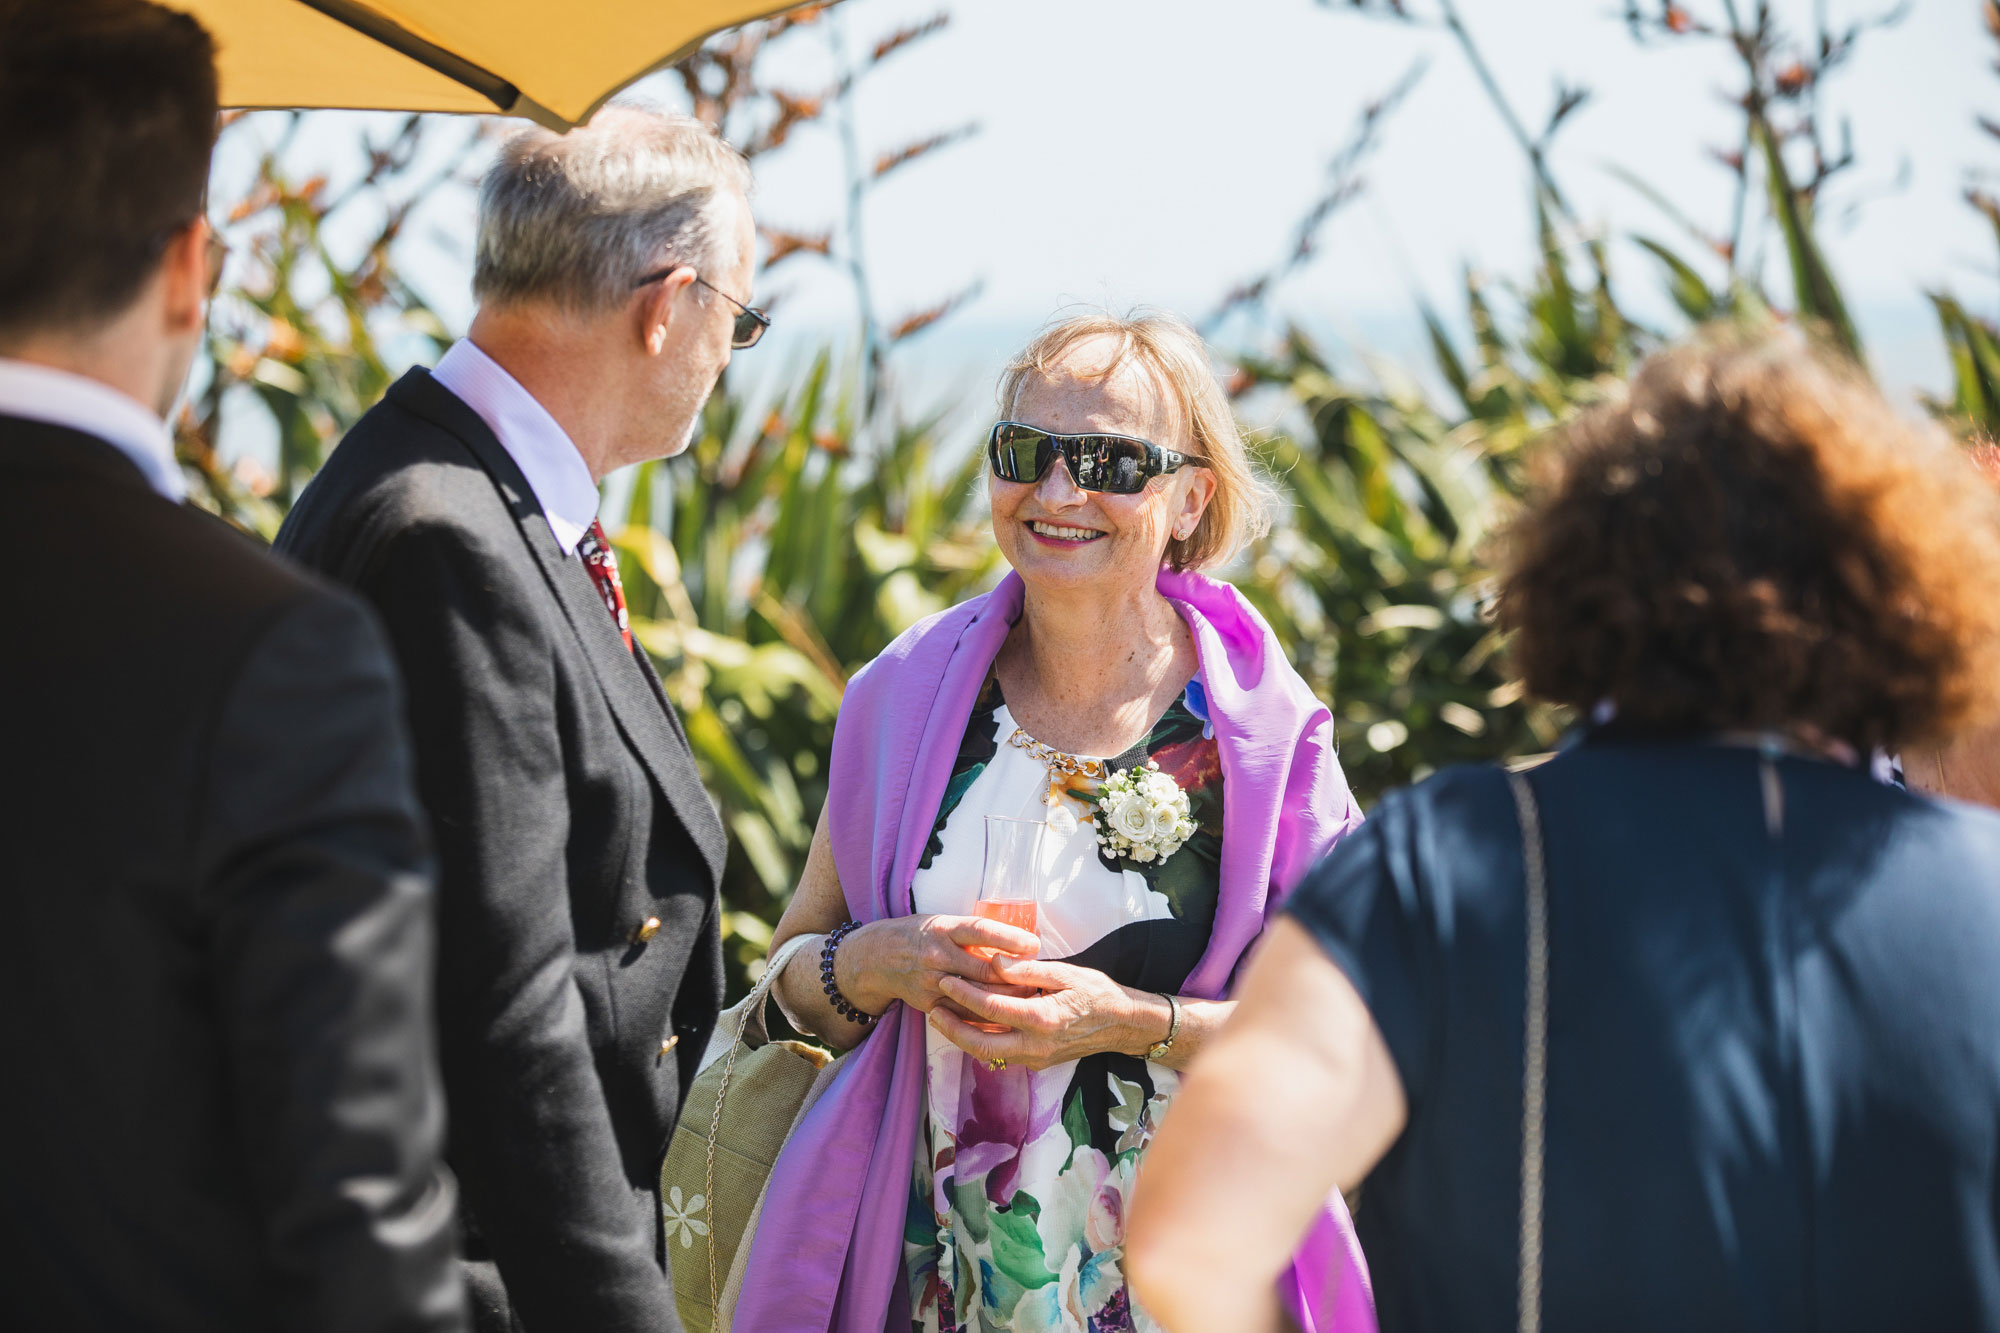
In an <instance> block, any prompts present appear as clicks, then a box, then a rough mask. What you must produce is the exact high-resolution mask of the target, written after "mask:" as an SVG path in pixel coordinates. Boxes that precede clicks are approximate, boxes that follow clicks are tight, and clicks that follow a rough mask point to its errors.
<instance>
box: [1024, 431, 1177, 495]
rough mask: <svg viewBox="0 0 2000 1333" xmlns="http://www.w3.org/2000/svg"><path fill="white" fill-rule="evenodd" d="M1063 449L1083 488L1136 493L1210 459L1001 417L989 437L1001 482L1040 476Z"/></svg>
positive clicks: (1072, 475)
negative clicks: (1040, 427) (1054, 430)
mask: <svg viewBox="0 0 2000 1333" xmlns="http://www.w3.org/2000/svg"><path fill="white" fill-rule="evenodd" d="M1058 454H1060V455H1061V456H1062V461H1063V464H1064V466H1066V467H1068V468H1069V479H1070V480H1071V481H1073V482H1075V483H1076V484H1077V487H1078V488H1079V489H1081V490H1086V491H1106V492H1109V493H1110V494H1112V495H1133V494H1136V493H1137V492H1139V491H1143V490H1145V489H1146V483H1147V482H1149V481H1151V480H1152V479H1153V478H1154V477H1164V476H1165V475H1167V474H1168V473H1169V472H1178V471H1179V470H1180V469H1181V468H1183V467H1186V466H1188V465H1190V464H1192V465H1193V466H1195V467H1207V466H1208V460H1207V459H1206V458H1201V457H1198V456H1196V455H1194V454H1182V453H1176V452H1174V451H1173V450H1172V449H1162V448H1161V447H1160V446H1159V445H1157V444H1154V443H1152V442H1151V441H1149V440H1141V439H1139V438H1137V437H1135V436H1131V435H1104V434H1096V433H1093V434H1089V435H1055V434H1051V433H1050V432H1048V431H1045V430H1038V429H1037V428H1035V427H1033V426H1028V425H1024V424H1022V423H1021V422H1018V421H1003V422H1001V423H1000V424H999V425H997V426H995V427H994V428H993V434H992V437H991V438H990V439H988V440H987V442H986V457H987V459H988V461H989V462H991V463H992V464H993V475H994V476H996V477H998V478H1000V480H1002V481H1020V482H1036V481H1040V480H1041V479H1042V474H1043V473H1044V472H1047V471H1048V470H1049V463H1050V462H1051V461H1053V460H1054V459H1055V457H1056V456H1057V455H1058Z"/></svg>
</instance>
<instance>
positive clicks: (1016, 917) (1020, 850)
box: [971, 815, 1048, 1032]
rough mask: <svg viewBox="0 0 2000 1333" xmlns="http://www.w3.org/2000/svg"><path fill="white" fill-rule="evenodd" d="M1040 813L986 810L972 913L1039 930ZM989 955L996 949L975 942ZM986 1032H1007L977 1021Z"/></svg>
mask: <svg viewBox="0 0 2000 1333" xmlns="http://www.w3.org/2000/svg"><path fill="white" fill-rule="evenodd" d="M1047 827H1048V825H1047V824H1045V823H1044V822H1043V821H1041V820H1039V819H1008V818H1006V817H1005V816H1002V815H988V816H986V860H985V862H984V863H983V864H982V866H981V868H980V873H979V901H978V902H976V903H974V904H973V907H972V914H973V915H974V916H980V917H985V918H986V919H987V920H989V921H999V922H1001V923H1003V924H1005V925H1009V926H1014V927H1016V928H1018V929H1020V930H1025V931H1027V932H1028V933H1029V934H1031V935H1034V934H1038V933H1039V930H1040V926H1041V897H1042V895H1041V883H1042V831H1043V830H1044V829H1046V828H1047ZM971 952H973V953H976V954H979V955H980V956H981V957H985V958H991V957H993V956H994V955H995V954H997V953H999V952H1000V951H999V950H998V949H982V948H974V949H972V950H971ZM973 1026H974V1027H976V1028H978V1029H980V1030H981V1031H982V1032H1006V1031H1008V1030H1009V1029H1008V1028H1007V1027H1006V1026H1005V1025H1004V1024H1000V1023H983V1022H974V1023H973Z"/></svg>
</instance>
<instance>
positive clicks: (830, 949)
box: [819, 921, 875, 1027]
mask: <svg viewBox="0 0 2000 1333" xmlns="http://www.w3.org/2000/svg"><path fill="white" fill-rule="evenodd" d="M860 924H861V923H860V922H859V921H848V922H843V923H842V924H841V925H838V926H835V927H834V928H833V933H832V934H830V935H828V936H827V937H826V943H825V944H822V945H821V946H820V948H819V979H820V988H821V989H822V990H824V991H825V992H826V999H827V1003H828V1004H831V1005H832V1006H833V1012H835V1013H836V1014H839V1015H840V1016H841V1017H842V1018H845V1019H846V1020H847V1021H848V1022H850V1023H859V1024H860V1025H861V1026H862V1027H867V1026H868V1025H869V1024H870V1023H873V1022H874V1021H875V1015H873V1014H864V1013H863V1012H861V1011H860V1010H859V1009H856V1008H855V1007H854V1006H853V1005H852V1004H850V1003H849V1002H848V999H847V997H846V996H845V995H842V994H841V993H840V983H839V982H837V981H835V980H834V979H833V955H834V951H835V950H836V949H838V948H840V942H841V940H843V939H845V938H846V937H847V934H848V932H849V931H852V930H853V929H854V928H855V927H857V926H859V925H860Z"/></svg>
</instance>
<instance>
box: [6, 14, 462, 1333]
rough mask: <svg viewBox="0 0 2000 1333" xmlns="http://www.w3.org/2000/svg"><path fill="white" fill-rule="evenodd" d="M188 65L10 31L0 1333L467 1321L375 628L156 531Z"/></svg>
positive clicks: (189, 231) (398, 778) (397, 751)
mask: <svg viewBox="0 0 2000 1333" xmlns="http://www.w3.org/2000/svg"><path fill="white" fill-rule="evenodd" d="M215 116H216V82H215V70H214V59H213V53H212V50H211V47H210V42H209V39H208V36H207V34H206V33H205V32H204V31H203V30H202V29H201V26H200V25H199V24H198V23H196V22H195V21H194V20H193V19H191V18H188V17H187V16H185V15H182V14H176V13H173V12H171V11H168V10H166V9H162V8H157V7H155V6H153V5H150V4H146V3H143V2H142V0H62V3H50V2H49V0H0V181H4V182H6V184H5V187H4V188H0V615H4V630H0V915H4V922H5V924H4V926H0V1053H4V1058H5V1060H6V1064H7V1069H8V1077H7V1090H6V1093H5V1095H4V1096H0V1144H4V1145H5V1147H4V1151H0V1325H4V1326H6V1327H9V1328H20V1329H30V1328H32V1329H38V1330H39V1329H91V1330H95V1329H139V1328H144V1329H173V1330H180V1329H187V1330H197V1329H198V1330H235V1329H270V1328H281V1327H282V1328H296V1329H324V1330H327V1331H328V1333H334V1331H336V1330H338V1331H339V1333H353V1331H354V1330H390V1329H396V1330H451V1329H458V1328H462V1327H463V1326H464V1324H465V1302H464V1292H463V1288H462V1286H461V1285H460V1283H459V1281H458V1274H457V1271H456V1268H455V1265H454V1264H453V1262H452V1257H453V1252H454V1251H453V1221H452V1214H453V1198H454V1191H453V1190H452V1188H451V1186H450V1183H449V1177H448V1176H447V1175H446V1174H445V1173H444V1172H443V1170H442V1167H441V1162H440V1157H439V1153H440V1146H441V1142H442V1138H443V1100H442V1095H441V1090H440V1087H439V1078H438V1073H437V1069H436V1060H435V1050H434V1045H433V1040H432V1037H431V1034H430V990H431V948H432V921H431V912H432V906H433V905H432V899H431V888H430V882H429V866H428V854H427V852H426V849H425V839H424V834H423V831H422V825H421V818H422V816H421V813H420V811H419V810H418V807H417V805H416V800H415V794H414V791H413V788H412V783H411V772H410V760H409V756H408V749H407V744H408V743H407V740H406V738H405V734H404V732H403V730H402V719H401V701H400V694H399V691H398V687H397V684H396V679H395V675H394V667H393V664H392V661H391V659H390V657H389V654H388V650H387V648H386V646H385V645H384V643H383V640H382V637H381V634H380V632H379V630H378V629H377V627H376V625H375V623H374V621H373V618H372V617H371V616H370V614H369V612H368V610H367V608H366V607H365V606H364V605H362V604H361V603H360V602H359V601H358V599H355V598H354V597H352V595H351V594H348V593H345V592H342V591H339V590H336V589H334V588H332V587H331V586H329V585H325V584H322V583H320V582H318V581H316V580H314V579H312V578H310V577H309V576H307V575H305V574H303V573H301V572H299V571H297V570H295V569H293V568H291V567H290V566H288V565H286V564H285V563H283V562H282V561H280V560H279V559H277V558H276V557H274V556H272V555H270V554H269V553H267V552H265V551H264V550H262V549H261V548H259V547H258V546H257V545H256V544H255V543H254V542H252V541H251V540H250V539H249V538H247V537H244V536H242V535H241V534H239V533H237V532H236V531H234V530H233V529H231V528H229V527H228V526H226V525H225V524H223V523H222V522H220V521H219V520H217V519H215V518H213V517H211V516H209V515H206V514H203V513H201V512H199V511H197V510H195V509H193V508H190V507H188V506H187V505H185V504H184V503H183V502H182V498H183V497H182V491H183V483H182V479H181V474H180V472H179V469H178V467H177V466H176V464H175V461H174V457H173V449H172V445H171V443H170V441H169V438H168V435H167V429H166V426H165V423H164V421H163V417H164V416H165V415H166V414H167V412H168V411H169V409H170V408H171V406H172V404H173V402H174V400H175V398H176V397H177V395H178V393H179V389H180V385H181V381H182V379H183V377H184V376H185V374H186V372H187V369H188V366H189V364H190V363H191V361H192V359H193V357H194V354H195V351H196V349H197V348H198V347H199V346H200V340H201V335H202V323H203V305H204V301H205V298H206V295H207V290H208V285H209V282H210V273H211V272H212V270H213V266H214V264H215V262H216V259H217V256H215V255H211V254H210V253H208V251H209V232H208V225H207V223H206V221H205V220H204V218H203V209H202V204H203V193H204V187H205V184H206V180H207V175H208V160H209V150H210V146H211V143H212V140H213V137H214V131H215Z"/></svg>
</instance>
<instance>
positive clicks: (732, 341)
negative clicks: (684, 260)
mask: <svg viewBox="0 0 2000 1333" xmlns="http://www.w3.org/2000/svg"><path fill="white" fill-rule="evenodd" d="M686 267H687V265H685V264H669V265H667V266H666V267H665V268H663V269H661V270H660V271H659V272H657V273H648V274H647V275H646V276H645V277H643V278H641V279H639V280H638V281H637V282H635V283H633V284H632V290H633V291H637V290H639V289H640V288H641V287H644V286H645V285H646V284H647V283H649V282H658V281H659V280H660V279H661V278H666V277H671V276H672V275H673V274H675V273H677V272H679V271H680V270H681V269H684V268H686ZM694 280H695V281H696V282H698V283H700V284H701V285H702V286H704V287H706V288H708V289H709V290H710V291H712V292H714V293H715V294H716V295H717V296H719V297H721V298H722V299H723V300H725V301H727V302H729V304H731V305H733V306H735V307H736V327H735V328H733V329H731V330H730V333H729V345H730V346H731V347H734V348H736V349H737V350H739V351H741V350H742V349H743V348H745V347H755V346H756V345H757V340H758V339H759V338H761V337H763V336H764V330H765V329H768V328H770V327H771V317H770V316H769V315H767V314H765V313H764V312H763V311H761V310H757V309H754V308H753V307H751V306H747V305H744V304H743V303H742V302H741V301H739V300H737V299H736V298H735V297H733V296H731V295H730V294H729V293H728V292H725V291H723V290H722V288H720V287H718V286H716V285H715V284H714V283H712V282H710V281H709V280H708V279H707V278H704V277H702V276H701V274H699V273H697V274H695V275H694Z"/></svg>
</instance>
